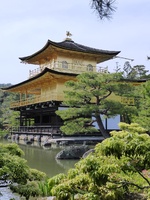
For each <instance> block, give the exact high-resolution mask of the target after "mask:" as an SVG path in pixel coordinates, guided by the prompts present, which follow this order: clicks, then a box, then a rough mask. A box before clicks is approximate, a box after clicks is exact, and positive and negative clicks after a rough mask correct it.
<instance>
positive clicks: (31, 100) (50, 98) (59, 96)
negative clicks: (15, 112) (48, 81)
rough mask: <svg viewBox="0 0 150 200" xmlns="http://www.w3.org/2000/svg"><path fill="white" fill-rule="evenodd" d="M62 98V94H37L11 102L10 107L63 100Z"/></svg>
mask: <svg viewBox="0 0 150 200" xmlns="http://www.w3.org/2000/svg"><path fill="white" fill-rule="evenodd" d="M63 100H64V95H63V94H49V95H45V96H43V95H38V96H35V97H30V98H26V99H22V100H19V101H15V102H12V103H11V105H10V107H11V108H16V107H21V106H27V105H32V104H36V103H42V102H47V101H63Z"/></svg>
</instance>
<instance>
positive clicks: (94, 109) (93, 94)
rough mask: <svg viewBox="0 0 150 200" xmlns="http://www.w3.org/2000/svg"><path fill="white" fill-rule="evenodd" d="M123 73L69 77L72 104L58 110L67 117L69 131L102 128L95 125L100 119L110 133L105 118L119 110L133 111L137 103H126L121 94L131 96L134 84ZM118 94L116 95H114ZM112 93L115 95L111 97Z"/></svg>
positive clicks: (68, 101) (68, 100)
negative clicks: (123, 102) (72, 79)
mask: <svg viewBox="0 0 150 200" xmlns="http://www.w3.org/2000/svg"><path fill="white" fill-rule="evenodd" d="M120 77H121V75H120V74H119V73H111V74H110V73H94V72H91V73H82V74H80V75H78V76H77V81H76V82H74V81H68V82H67V83H66V87H67V90H66V91H64V93H65V95H66V101H65V102H64V103H65V104H66V105H67V106H69V108H68V109H66V110H60V111H57V112H56V113H57V114H58V115H60V116H61V118H62V119H63V120H65V122H64V125H63V126H62V127H61V130H62V132H64V133H65V134H74V133H91V132H98V130H97V129H96V128H95V127H94V123H95V122H97V124H98V127H99V130H100V131H101V133H102V134H103V136H104V137H105V138H106V137H109V134H108V133H107V131H106V130H105V128H104V125H103V122H102V120H103V119H102V118H103V117H105V118H109V117H113V116H116V115H118V114H125V113H131V111H132V113H133V111H134V109H135V108H134V106H133V107H131V106H128V105H124V104H122V103H121V102H120V101H119V98H120V97H119V96H122V97H124V96H126V97H131V96H132V95H133V90H134V87H133V86H132V85H131V84H129V83H127V82H126V81H121V80H120ZM114 95H116V96H114ZM110 97H111V98H110Z"/></svg>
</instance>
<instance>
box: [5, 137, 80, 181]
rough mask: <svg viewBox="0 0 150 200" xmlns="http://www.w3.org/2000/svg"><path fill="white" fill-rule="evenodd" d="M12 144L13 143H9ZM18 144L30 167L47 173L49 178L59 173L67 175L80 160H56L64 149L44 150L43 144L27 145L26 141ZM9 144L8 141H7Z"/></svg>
mask: <svg viewBox="0 0 150 200" xmlns="http://www.w3.org/2000/svg"><path fill="white" fill-rule="evenodd" d="M9 142H12V141H9ZM13 142H16V143H18V145H19V146H20V148H21V149H22V150H23V151H24V153H25V156H24V158H25V159H26V160H27V163H28V165H29V167H31V168H34V169H38V170H40V171H43V172H45V173H46V174H47V175H48V177H52V176H54V175H57V174H59V173H67V171H68V170H69V169H70V168H72V167H74V164H75V163H76V162H77V161H78V160H56V159H55V157H56V155H57V153H58V152H59V151H61V150H62V148H64V147H58V146H56V145H52V146H51V147H49V148H43V146H42V143H38V142H34V143H33V144H30V145H27V144H26V143H25V141H23V140H20V141H19V142H18V141H13ZM5 143H8V141H5Z"/></svg>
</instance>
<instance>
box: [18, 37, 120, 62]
mask: <svg viewBox="0 0 150 200" xmlns="http://www.w3.org/2000/svg"><path fill="white" fill-rule="evenodd" d="M48 48H49V50H51V49H53V48H56V49H59V50H63V51H71V52H73V53H83V54H90V55H91V54H92V55H93V56H94V55H95V56H96V57H97V58H98V56H99V57H102V56H103V59H102V61H105V60H108V59H112V58H113V57H114V56H116V55H117V54H119V53H120V51H108V50H102V49H96V48H92V47H88V46H84V45H81V44H78V43H75V42H74V41H73V40H71V39H70V38H66V39H65V40H64V41H62V42H53V41H51V40H48V41H47V43H46V44H45V46H44V47H43V48H42V49H40V50H39V51H37V52H35V53H34V54H32V55H29V56H26V57H20V58H19V59H20V60H21V61H22V62H25V63H33V62H32V61H31V60H32V59H33V58H34V59H36V56H37V55H39V54H42V53H43V52H44V51H46V50H47V49H48ZM49 52H50V51H49ZM99 60H101V59H100V58H99V59H98V61H99ZM99 62H100V61H99Z"/></svg>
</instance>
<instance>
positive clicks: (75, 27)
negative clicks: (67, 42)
mask: <svg viewBox="0 0 150 200" xmlns="http://www.w3.org/2000/svg"><path fill="white" fill-rule="evenodd" d="M90 3H91V0H63V1H61V0H55V1H53V0H1V6H0V83H11V84H17V83H19V82H22V81H24V80H26V79H28V76H29V70H33V69H35V68H37V66H34V65H30V64H23V63H21V62H20V60H19V57H24V56H29V55H31V54H33V53H35V52H37V51H38V50H40V49H41V48H42V47H43V46H44V45H45V44H46V42H47V40H48V39H49V40H52V41H55V42H61V41H63V40H64V39H65V38H66V31H70V32H71V33H72V37H71V38H72V40H73V41H74V42H76V43H79V44H82V45H86V46H89V47H93V48H98V49H103V50H110V51H121V53H120V54H119V55H118V56H119V57H123V58H115V59H112V60H110V61H106V62H103V63H100V64H99V66H102V67H108V71H114V70H115V69H116V66H118V67H119V68H121V69H122V68H123V65H124V63H125V62H126V61H129V62H130V64H131V66H135V65H144V66H145V68H146V69H147V70H150V60H148V59H147V56H150V41H149V40H150V27H149V25H150V1H149V0H116V3H115V6H116V7H117V10H116V12H115V13H114V14H113V16H112V19H111V20H106V19H105V20H100V19H99V18H98V16H97V14H96V12H94V10H93V9H91V4H90ZM125 58H128V59H129V60H127V59H125ZM130 59H134V61H130ZM149 72H150V71H149Z"/></svg>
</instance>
